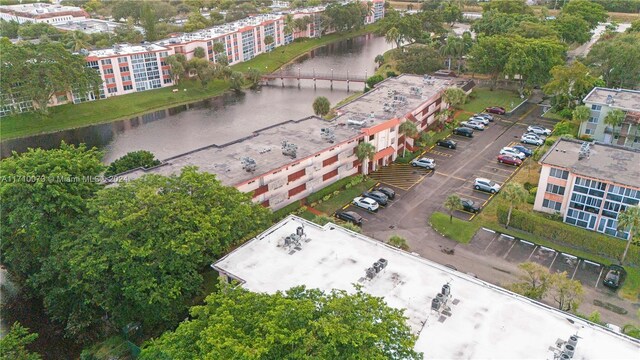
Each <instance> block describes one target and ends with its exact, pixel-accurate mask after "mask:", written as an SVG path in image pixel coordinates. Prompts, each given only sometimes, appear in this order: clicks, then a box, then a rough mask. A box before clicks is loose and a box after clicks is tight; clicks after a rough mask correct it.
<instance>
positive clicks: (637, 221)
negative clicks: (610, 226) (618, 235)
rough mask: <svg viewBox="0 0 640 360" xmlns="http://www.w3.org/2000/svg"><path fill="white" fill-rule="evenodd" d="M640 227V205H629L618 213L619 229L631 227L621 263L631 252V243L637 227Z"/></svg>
mask: <svg viewBox="0 0 640 360" xmlns="http://www.w3.org/2000/svg"><path fill="white" fill-rule="evenodd" d="M639 227H640V205H635V206H627V208H626V209H624V210H623V211H621V212H620V213H619V214H618V231H620V230H622V229H626V228H629V239H628V240H627V246H625V248H624V253H622V257H621V258H620V264H622V263H624V259H625V258H626V257H627V252H629V245H631V241H632V240H633V237H634V235H636V234H635V232H636V231H637V229H638V228H639Z"/></svg>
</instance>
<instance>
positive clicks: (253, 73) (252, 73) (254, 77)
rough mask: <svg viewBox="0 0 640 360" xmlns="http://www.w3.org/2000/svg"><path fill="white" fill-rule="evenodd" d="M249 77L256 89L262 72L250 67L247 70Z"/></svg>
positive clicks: (252, 86) (253, 87)
mask: <svg viewBox="0 0 640 360" xmlns="http://www.w3.org/2000/svg"><path fill="white" fill-rule="evenodd" d="M247 79H248V80H249V83H250V84H251V88H252V89H255V88H256V87H257V86H258V85H259V84H260V79H262V73H261V72H260V70H258V69H249V71H247Z"/></svg>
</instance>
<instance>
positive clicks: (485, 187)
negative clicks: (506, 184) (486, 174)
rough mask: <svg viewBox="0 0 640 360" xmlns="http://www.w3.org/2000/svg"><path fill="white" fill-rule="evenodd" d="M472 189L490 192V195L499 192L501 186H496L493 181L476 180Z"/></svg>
mask: <svg viewBox="0 0 640 360" xmlns="http://www.w3.org/2000/svg"><path fill="white" fill-rule="evenodd" d="M473 188H474V189H476V190H480V191H486V192H490V193H492V194H495V193H497V192H498V191H500V188H501V186H500V185H498V184H497V183H496V182H495V181H491V180H489V179H485V178H476V180H475V181H474V183H473Z"/></svg>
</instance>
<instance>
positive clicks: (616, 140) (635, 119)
mask: <svg viewBox="0 0 640 360" xmlns="http://www.w3.org/2000/svg"><path fill="white" fill-rule="evenodd" d="M582 101H583V102H584V104H585V105H586V106H587V107H589V108H590V109H591V116H590V117H589V119H588V120H587V121H586V122H584V123H582V124H581V125H580V135H587V136H590V137H591V138H593V139H595V140H597V141H599V142H602V143H605V144H615V145H622V146H628V147H632V148H636V149H640V91H637V90H626V89H608V88H601V87H596V88H594V89H593V90H591V92H589V94H588V95H587V96H586V97H585V98H584V99H583V100H582ZM614 109H619V110H622V111H623V112H624V114H625V117H624V120H623V121H622V123H621V124H620V125H615V126H614V125H610V124H606V123H605V118H606V117H607V114H609V112H611V111H612V110H614Z"/></svg>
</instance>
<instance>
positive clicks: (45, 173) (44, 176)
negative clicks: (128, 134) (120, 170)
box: [0, 143, 105, 294]
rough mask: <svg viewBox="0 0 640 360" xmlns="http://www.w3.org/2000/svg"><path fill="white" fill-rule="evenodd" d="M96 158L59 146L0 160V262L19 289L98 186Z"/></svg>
mask: <svg viewBox="0 0 640 360" xmlns="http://www.w3.org/2000/svg"><path fill="white" fill-rule="evenodd" d="M101 157H102V153H101V152H99V151H98V150H97V149H95V148H93V149H87V147H86V146H84V145H80V146H78V147H75V146H73V145H67V144H65V143H62V144H61V145H60V148H58V149H52V150H42V149H39V148H38V149H29V150H27V151H26V152H24V153H22V154H18V153H15V152H14V153H13V155H12V156H11V157H8V158H6V159H4V160H2V161H1V162H0V178H2V179H7V181H4V180H3V181H1V182H0V198H2V211H0V219H1V220H2V221H1V223H2V226H0V234H1V236H0V238H2V242H0V262H2V264H4V265H6V266H7V268H8V269H9V271H10V272H11V274H13V275H14V276H15V278H16V279H17V280H18V282H19V283H20V284H21V285H29V286H30V285H31V284H32V281H27V280H32V278H33V277H34V276H35V275H37V274H38V273H39V272H40V271H41V266H42V262H43V261H44V259H45V258H46V257H47V256H49V254H51V246H52V243H53V242H54V241H56V236H57V235H58V234H59V233H60V232H62V230H63V229H64V228H65V227H66V226H68V224H70V223H73V222H74V221H75V219H76V218H77V217H78V216H79V215H81V214H83V213H85V212H86V203H87V201H88V200H89V199H90V198H92V197H93V196H94V195H95V193H96V192H97V191H98V190H99V189H100V188H102V185H101V183H100V178H98V176H99V175H100V174H101V173H102V171H103V170H104V168H105V167H104V166H103V165H102V163H101V162H100V159H101ZM26 289H27V292H30V291H29V290H30V288H29V287H27V288H26ZM30 293H31V294H33V292H30Z"/></svg>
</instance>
